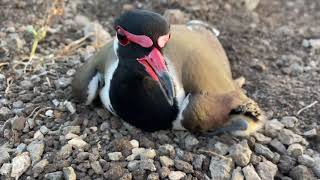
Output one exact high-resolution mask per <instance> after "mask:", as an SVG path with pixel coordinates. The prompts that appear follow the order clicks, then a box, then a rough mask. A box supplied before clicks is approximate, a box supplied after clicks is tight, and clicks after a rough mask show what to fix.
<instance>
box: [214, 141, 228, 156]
mask: <svg viewBox="0 0 320 180" xmlns="http://www.w3.org/2000/svg"><path fill="white" fill-rule="evenodd" d="M213 150H214V151H215V152H216V153H218V154H220V155H226V154H227V153H228V150H229V146H228V145H226V144H224V143H221V142H217V143H215V144H214V146H213Z"/></svg>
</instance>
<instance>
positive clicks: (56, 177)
mask: <svg viewBox="0 0 320 180" xmlns="http://www.w3.org/2000/svg"><path fill="white" fill-rule="evenodd" d="M44 177H45V178H46V179H48V180H62V178H63V173H62V171H56V172H52V173H48V174H46V175H45V176H44Z"/></svg>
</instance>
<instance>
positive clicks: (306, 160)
mask: <svg viewBox="0 0 320 180" xmlns="http://www.w3.org/2000/svg"><path fill="white" fill-rule="evenodd" d="M298 162H299V164H302V165H305V166H307V167H310V168H312V167H314V166H315V160H314V159H313V158H312V157H311V156H309V155H307V154H302V155H301V156H299V157H298Z"/></svg>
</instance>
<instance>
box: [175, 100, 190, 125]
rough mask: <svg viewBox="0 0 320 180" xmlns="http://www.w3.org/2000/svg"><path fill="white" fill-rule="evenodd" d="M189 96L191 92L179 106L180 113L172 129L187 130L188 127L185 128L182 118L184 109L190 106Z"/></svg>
mask: <svg viewBox="0 0 320 180" xmlns="http://www.w3.org/2000/svg"><path fill="white" fill-rule="evenodd" d="M189 96H190V94H188V95H187V96H186V97H185V98H184V100H183V101H182V104H181V106H179V113H178V116H177V119H176V120H174V121H173V123H172V129H174V130H186V128H184V127H183V126H182V120H183V115H182V114H183V111H184V110H185V109H186V107H187V106H188V104H189Z"/></svg>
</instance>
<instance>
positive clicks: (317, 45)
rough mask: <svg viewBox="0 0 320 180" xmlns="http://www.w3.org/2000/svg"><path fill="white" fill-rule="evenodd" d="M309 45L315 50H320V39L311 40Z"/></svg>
mask: <svg viewBox="0 0 320 180" xmlns="http://www.w3.org/2000/svg"><path fill="white" fill-rule="evenodd" d="M309 43H310V46H311V47H312V48H313V49H320V39H309Z"/></svg>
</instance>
